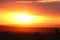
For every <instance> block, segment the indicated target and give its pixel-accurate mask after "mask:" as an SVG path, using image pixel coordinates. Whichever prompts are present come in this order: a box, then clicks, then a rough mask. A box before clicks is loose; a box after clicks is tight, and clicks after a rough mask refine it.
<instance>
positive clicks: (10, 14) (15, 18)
mask: <svg viewBox="0 0 60 40" xmlns="http://www.w3.org/2000/svg"><path fill="white" fill-rule="evenodd" d="M34 1H35V2H34ZM0 25H15V26H17V25H18V26H21V25H22V26H23V25H24V26H29V27H35V26H38V27H40V26H45V27H48V26H51V25H60V0H32V1H31V0H26V1H24V0H22V1H21V0H0ZM51 27H52V26H51Z"/></svg>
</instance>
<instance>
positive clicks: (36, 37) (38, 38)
mask: <svg viewBox="0 0 60 40" xmlns="http://www.w3.org/2000/svg"><path fill="white" fill-rule="evenodd" d="M33 37H34V40H40V39H41V38H40V37H41V34H40V33H39V32H36V33H35V34H34V35H33Z"/></svg>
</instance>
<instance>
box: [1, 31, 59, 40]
mask: <svg viewBox="0 0 60 40" xmlns="http://www.w3.org/2000/svg"><path fill="white" fill-rule="evenodd" d="M0 40H60V33H58V30H57V31H56V33H55V34H40V33H39V32H36V33H33V34H31V33H30V34H24V33H12V32H0Z"/></svg>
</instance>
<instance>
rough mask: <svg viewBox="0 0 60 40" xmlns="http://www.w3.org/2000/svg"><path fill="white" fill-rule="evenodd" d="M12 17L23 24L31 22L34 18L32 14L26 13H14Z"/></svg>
mask: <svg viewBox="0 0 60 40" xmlns="http://www.w3.org/2000/svg"><path fill="white" fill-rule="evenodd" d="M14 17H15V19H16V20H17V21H19V22H21V23H25V24H26V23H29V22H31V21H32V20H33V19H34V17H33V16H30V15H27V14H15V15H14Z"/></svg>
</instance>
